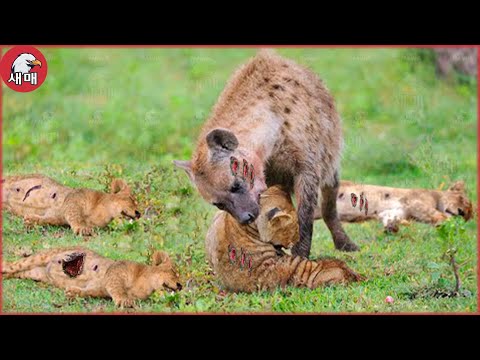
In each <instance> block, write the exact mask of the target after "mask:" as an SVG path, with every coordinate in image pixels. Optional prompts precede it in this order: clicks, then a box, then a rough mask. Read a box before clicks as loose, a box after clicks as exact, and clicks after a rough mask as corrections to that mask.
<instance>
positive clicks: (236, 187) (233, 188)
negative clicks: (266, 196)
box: [230, 181, 242, 193]
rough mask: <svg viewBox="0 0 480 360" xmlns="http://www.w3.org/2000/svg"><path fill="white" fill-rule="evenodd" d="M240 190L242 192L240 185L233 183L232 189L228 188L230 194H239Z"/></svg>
mask: <svg viewBox="0 0 480 360" xmlns="http://www.w3.org/2000/svg"><path fill="white" fill-rule="evenodd" d="M240 190H242V184H240V183H239V182H237V181H235V182H234V183H233V185H232V187H231V188H230V192H231V193H237V192H239V191H240Z"/></svg>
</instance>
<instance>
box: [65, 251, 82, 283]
mask: <svg viewBox="0 0 480 360" xmlns="http://www.w3.org/2000/svg"><path fill="white" fill-rule="evenodd" d="M84 263H85V253H73V254H70V255H69V256H68V257H67V258H66V259H64V260H62V269H63V272H64V273H65V274H67V275H68V276H70V277H71V278H74V277H77V276H78V275H80V274H81V273H82V271H83V264H84Z"/></svg>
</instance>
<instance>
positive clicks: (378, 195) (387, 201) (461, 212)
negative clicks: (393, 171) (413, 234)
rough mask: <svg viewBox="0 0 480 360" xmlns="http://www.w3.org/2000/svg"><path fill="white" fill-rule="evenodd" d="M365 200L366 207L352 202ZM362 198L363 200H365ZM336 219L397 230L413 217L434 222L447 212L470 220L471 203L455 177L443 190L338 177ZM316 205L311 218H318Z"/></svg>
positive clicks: (461, 184)
mask: <svg viewBox="0 0 480 360" xmlns="http://www.w3.org/2000/svg"><path fill="white" fill-rule="evenodd" d="M358 197H360V198H365V199H367V200H368V207H364V208H363V211H362V206H361V205H360V206H356V204H355V203H356V201H354V199H356V198H358ZM367 200H366V201H367ZM337 209H338V217H339V219H340V221H348V222H361V221H366V220H370V219H378V220H381V221H382V223H383V226H384V227H385V230H386V231H392V232H397V231H398V224H399V223H403V222H406V221H408V220H415V221H419V222H423V223H427V224H433V225H438V224H440V223H441V222H443V221H445V220H446V219H448V218H449V217H451V216H462V217H463V218H464V219H465V220H470V219H471V218H472V216H473V214H472V213H473V206H472V203H471V201H470V200H469V199H468V198H467V195H466V193H465V184H464V182H463V181H456V182H455V183H453V184H452V185H451V186H450V187H449V188H448V189H447V190H446V191H439V190H429V189H403V188H394V187H386V186H377V185H365V184H355V183H353V182H350V181H343V180H342V181H341V182H340V189H339V191H338V196H337ZM321 216H322V214H321V210H320V207H317V209H316V212H315V218H316V219H319V218H321Z"/></svg>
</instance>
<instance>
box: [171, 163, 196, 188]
mask: <svg viewBox="0 0 480 360" xmlns="http://www.w3.org/2000/svg"><path fill="white" fill-rule="evenodd" d="M173 165H175V166H176V167H178V168H180V169H183V170H185V172H186V173H187V175H188V178H189V179H190V181H191V182H192V183H194V182H195V181H194V179H193V171H192V162H191V161H185V160H173Z"/></svg>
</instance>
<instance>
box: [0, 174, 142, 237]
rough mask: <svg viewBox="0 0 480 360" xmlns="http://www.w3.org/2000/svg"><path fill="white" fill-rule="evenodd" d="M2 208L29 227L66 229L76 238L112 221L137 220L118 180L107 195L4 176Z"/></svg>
mask: <svg viewBox="0 0 480 360" xmlns="http://www.w3.org/2000/svg"><path fill="white" fill-rule="evenodd" d="M2 206H3V209H5V210H7V211H10V212H11V213H13V214H15V215H18V216H21V217H23V218H24V219H25V221H26V222H27V223H29V224H39V225H69V226H70V227H71V228H72V230H73V231H74V232H75V234H80V235H92V233H93V228H95V227H105V226H107V225H108V223H109V222H110V221H112V220H113V219H114V218H116V217H120V216H123V217H126V218H129V219H138V218H139V217H140V212H139V211H138V210H137V208H138V204H137V201H136V200H135V199H134V197H133V196H132V194H131V191H130V188H129V187H128V185H127V184H126V183H125V181H123V180H120V179H115V180H113V181H112V183H111V192H110V193H109V194H108V193H104V192H101V191H96V190H90V189H72V188H70V187H68V186H64V185H62V184H60V183H58V182H56V181H55V180H53V179H51V178H49V177H46V176H44V175H39V174H33V175H19V176H8V177H6V178H5V179H4V180H3V181H2Z"/></svg>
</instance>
